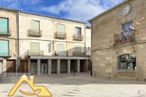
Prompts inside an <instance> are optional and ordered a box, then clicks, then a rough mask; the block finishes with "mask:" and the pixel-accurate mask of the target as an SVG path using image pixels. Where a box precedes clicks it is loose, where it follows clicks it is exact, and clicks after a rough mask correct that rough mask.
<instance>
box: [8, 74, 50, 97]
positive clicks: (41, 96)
mask: <svg viewBox="0 0 146 97" xmlns="http://www.w3.org/2000/svg"><path fill="white" fill-rule="evenodd" d="M22 83H27V84H28V85H29V87H30V88H31V89H32V91H33V92H26V91H23V90H21V89H20V90H19V91H20V92H21V93H22V94H24V95H26V96H37V97H52V94H51V92H50V91H49V90H48V89H47V88H46V87H45V86H43V85H35V84H34V76H30V77H27V76H26V75H23V76H21V77H20V79H19V80H18V81H17V82H16V84H15V85H14V86H13V88H12V89H11V90H10V92H9V93H8V96H14V94H15V93H16V91H17V90H18V88H19V87H20V86H21V84H22Z"/></svg>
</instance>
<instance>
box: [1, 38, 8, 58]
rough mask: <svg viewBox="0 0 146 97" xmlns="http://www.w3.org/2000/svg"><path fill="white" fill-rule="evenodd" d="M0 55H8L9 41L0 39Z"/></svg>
mask: <svg viewBox="0 0 146 97" xmlns="http://www.w3.org/2000/svg"><path fill="white" fill-rule="evenodd" d="M0 56H2V57H6V56H9V41H7V40H0Z"/></svg>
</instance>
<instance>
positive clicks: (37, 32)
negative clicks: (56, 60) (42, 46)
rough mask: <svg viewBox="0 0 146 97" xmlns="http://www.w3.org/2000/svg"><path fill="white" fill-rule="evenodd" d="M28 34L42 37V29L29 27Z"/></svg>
mask: <svg viewBox="0 0 146 97" xmlns="http://www.w3.org/2000/svg"><path fill="white" fill-rule="evenodd" d="M28 36H31V37H41V36H42V31H41V30H39V29H29V30H28Z"/></svg>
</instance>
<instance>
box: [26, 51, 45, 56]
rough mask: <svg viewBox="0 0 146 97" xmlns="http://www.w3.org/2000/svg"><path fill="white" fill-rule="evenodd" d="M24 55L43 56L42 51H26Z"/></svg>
mask: <svg viewBox="0 0 146 97" xmlns="http://www.w3.org/2000/svg"><path fill="white" fill-rule="evenodd" d="M26 55H28V56H43V55H44V52H43V51H30V50H28V51H27V54H26Z"/></svg>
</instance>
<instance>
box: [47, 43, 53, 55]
mask: <svg viewBox="0 0 146 97" xmlns="http://www.w3.org/2000/svg"><path fill="white" fill-rule="evenodd" d="M52 51H53V43H49V44H48V52H49V53H50V52H52Z"/></svg>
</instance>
